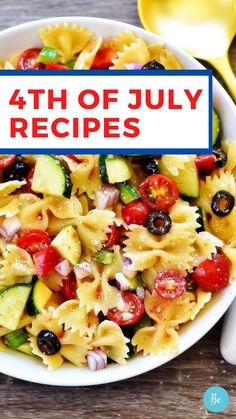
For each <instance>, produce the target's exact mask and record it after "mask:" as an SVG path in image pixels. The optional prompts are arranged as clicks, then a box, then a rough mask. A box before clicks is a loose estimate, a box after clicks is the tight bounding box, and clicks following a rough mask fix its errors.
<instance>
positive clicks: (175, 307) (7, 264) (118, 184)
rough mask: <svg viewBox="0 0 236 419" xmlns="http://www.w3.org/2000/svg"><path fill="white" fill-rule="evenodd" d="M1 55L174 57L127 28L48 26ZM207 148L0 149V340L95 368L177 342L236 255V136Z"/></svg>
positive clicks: (53, 62) (55, 64) (20, 62)
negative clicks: (37, 42)
mask: <svg viewBox="0 0 236 419" xmlns="http://www.w3.org/2000/svg"><path fill="white" fill-rule="evenodd" d="M40 37H41V40H42V43H43V47H40V48H38V47H34V48H30V49H28V50H26V51H21V52H17V53H16V54H15V55H14V57H11V58H9V60H8V61H5V62H4V63H2V67H1V68H3V69H21V70H25V69H32V70H37V69H42V70H43V69H54V70H55V69H64V70H66V69H69V68H70V69H88V70H89V69H91V68H92V69H107V70H111V69H127V70H129V69H143V70H145V69H151V70H153V71H158V70H159V69H172V68H174V69H180V68H181V65H180V63H179V62H178V60H177V59H176V57H175V56H174V55H173V54H172V53H171V52H170V51H168V50H167V49H166V48H165V47H164V45H161V44H160V43H155V44H148V43H146V42H145V40H143V39H141V38H139V37H137V36H136V35H135V34H134V33H133V32H126V33H122V34H120V35H118V36H116V37H115V38H113V39H105V40H104V39H102V37H94V36H93V33H92V32H91V31H89V30H87V29H86V28H83V27H80V26H78V25H55V26H51V27H47V28H42V29H41V30H40ZM220 131H221V129H220V118H219V116H218V114H217V112H216V111H215V110H213V153H212V154H211V155H123V156H120V155H69V154H68V155H55V156H52V155H1V156H0V173H1V183H0V350H3V351H5V350H8V348H9V347H10V348H11V349H13V350H15V351H21V352H24V353H25V354H27V355H28V356H34V357H36V358H39V359H41V360H42V362H43V363H44V364H45V365H46V366H47V368H48V370H49V371H54V370H55V369H57V368H59V367H60V366H61V365H62V364H63V362H64V361H69V362H71V363H73V364H74V365H76V366H78V367H84V366H85V367H86V366H88V367H89V368H90V369H91V370H93V371H95V370H99V369H102V368H105V367H106V365H107V364H108V363H111V362H115V363H118V364H121V365H123V364H125V363H126V362H127V359H128V358H130V357H132V356H134V355H136V354H142V355H144V356H145V355H159V354H162V353H165V354H166V353H177V352H178V338H179V335H178V331H179V329H180V327H181V325H182V324H184V323H187V322H191V321H192V320H194V318H195V317H196V316H197V315H198V313H199V312H200V311H201V310H202V309H203V307H204V305H205V304H207V303H208V302H209V301H210V299H211V297H212V293H214V292H217V291H218V290H221V289H223V288H225V287H226V286H227V285H228V284H229V283H230V281H231V279H232V273H233V272H234V271H235V268H236V266H235V265H236V226H235V215H236V207H235V192H236V191H235V175H236V169H235V164H236V163H235V162H236V142H230V141H223V140H222V138H221V132H220Z"/></svg>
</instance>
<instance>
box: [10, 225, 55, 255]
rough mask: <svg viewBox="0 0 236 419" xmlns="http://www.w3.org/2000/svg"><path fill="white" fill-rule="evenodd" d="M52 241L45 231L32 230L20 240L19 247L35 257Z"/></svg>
mask: <svg viewBox="0 0 236 419" xmlns="http://www.w3.org/2000/svg"><path fill="white" fill-rule="evenodd" d="M51 241H52V240H51V237H50V236H49V234H48V233H46V232H45V231H41V230H30V231H27V233H24V234H23V235H22V236H21V237H20V238H19V240H18V242H17V246H19V247H21V248H22V249H25V250H26V251H27V252H28V253H30V254H31V255H33V254H34V253H36V252H40V251H42V250H44V249H46V248H47V247H48V246H49V245H50V243H51Z"/></svg>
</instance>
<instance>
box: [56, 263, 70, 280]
mask: <svg viewBox="0 0 236 419" xmlns="http://www.w3.org/2000/svg"><path fill="white" fill-rule="evenodd" d="M72 269H73V268H72V266H71V264H70V262H69V261H68V260H67V259H64V260H62V261H61V262H59V263H58V265H57V266H56V267H55V271H56V272H57V273H58V274H59V275H61V276H63V277H66V276H68V275H69V273H70V272H71V271H72Z"/></svg>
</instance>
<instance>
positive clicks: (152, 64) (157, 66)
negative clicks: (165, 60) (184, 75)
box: [142, 60, 165, 70]
mask: <svg viewBox="0 0 236 419" xmlns="http://www.w3.org/2000/svg"><path fill="white" fill-rule="evenodd" d="M142 70H165V67H164V65H162V64H161V63H158V61H156V60H152V61H149V62H148V63H146V64H144V66H143V67H142Z"/></svg>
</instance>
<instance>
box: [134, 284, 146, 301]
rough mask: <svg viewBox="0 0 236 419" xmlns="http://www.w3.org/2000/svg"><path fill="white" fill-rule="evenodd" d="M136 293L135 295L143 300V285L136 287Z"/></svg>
mask: <svg viewBox="0 0 236 419" xmlns="http://www.w3.org/2000/svg"><path fill="white" fill-rule="evenodd" d="M136 294H137V296H138V297H139V298H140V300H144V296H145V289H144V288H143V287H138V288H137V289H136Z"/></svg>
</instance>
